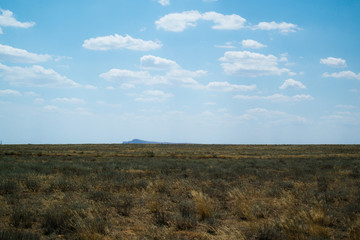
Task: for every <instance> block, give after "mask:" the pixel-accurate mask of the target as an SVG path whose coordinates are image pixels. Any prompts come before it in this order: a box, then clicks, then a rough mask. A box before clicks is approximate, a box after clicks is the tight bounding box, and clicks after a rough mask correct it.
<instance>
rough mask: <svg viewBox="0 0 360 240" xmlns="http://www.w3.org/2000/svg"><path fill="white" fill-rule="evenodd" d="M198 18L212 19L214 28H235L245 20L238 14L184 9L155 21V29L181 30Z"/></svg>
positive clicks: (194, 23) (192, 25)
mask: <svg viewBox="0 0 360 240" xmlns="http://www.w3.org/2000/svg"><path fill="white" fill-rule="evenodd" d="M199 20H206V21H212V22H213V23H214V24H215V25H213V26H212V28H213V29H216V30H236V29H240V28H243V27H244V24H245V22H246V20H245V19H244V18H242V17H240V16H239V15H236V14H232V15H223V14H221V13H217V12H206V13H203V14H202V13H200V12H199V11H196V10H192V11H185V12H182V13H170V14H167V15H165V16H163V17H162V18H160V19H159V20H157V21H156V22H155V24H156V27H157V29H163V30H165V31H171V32H182V31H184V30H185V29H186V28H188V27H195V26H196V23H197V22H198V21H199Z"/></svg>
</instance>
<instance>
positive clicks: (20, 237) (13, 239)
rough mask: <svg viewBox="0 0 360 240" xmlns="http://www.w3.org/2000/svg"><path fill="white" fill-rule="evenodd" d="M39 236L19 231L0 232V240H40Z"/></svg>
mask: <svg viewBox="0 0 360 240" xmlns="http://www.w3.org/2000/svg"><path fill="white" fill-rule="evenodd" d="M40 239H41V237H40V234H38V233H34V232H29V231H26V232H23V231H20V230H0V240H40Z"/></svg>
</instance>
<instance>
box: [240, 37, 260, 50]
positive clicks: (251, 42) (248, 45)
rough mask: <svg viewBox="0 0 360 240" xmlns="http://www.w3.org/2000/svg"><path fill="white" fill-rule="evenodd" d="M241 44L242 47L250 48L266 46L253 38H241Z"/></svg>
mask: <svg viewBox="0 0 360 240" xmlns="http://www.w3.org/2000/svg"><path fill="white" fill-rule="evenodd" d="M241 44H242V46H243V47H244V48H252V49H258V48H263V47H266V45H264V44H262V43H259V42H257V41H255V40H252V39H247V40H242V41H241Z"/></svg>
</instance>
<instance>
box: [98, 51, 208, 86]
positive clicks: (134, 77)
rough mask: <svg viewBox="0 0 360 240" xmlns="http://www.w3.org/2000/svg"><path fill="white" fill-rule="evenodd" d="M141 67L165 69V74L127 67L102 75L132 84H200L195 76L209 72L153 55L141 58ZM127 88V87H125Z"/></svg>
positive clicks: (106, 78) (102, 76)
mask: <svg viewBox="0 0 360 240" xmlns="http://www.w3.org/2000/svg"><path fill="white" fill-rule="evenodd" d="M140 61H141V67H142V68H145V69H152V70H165V71H166V73H165V74H164V75H152V74H150V73H149V72H148V71H131V70H125V69H111V70H110V71H108V72H106V73H102V74H100V77H101V78H103V79H105V80H107V81H123V82H124V83H129V84H131V87H133V86H134V84H147V85H154V84H174V83H181V84H185V85H186V86H189V85H194V84H198V82H197V81H196V80H195V79H194V78H198V77H203V76H205V75H206V74H207V72H206V71H204V70H197V71H189V70H185V69H182V68H181V66H179V65H178V64H177V63H176V62H175V61H172V60H169V59H165V58H160V57H156V56H152V55H147V56H143V57H142V58H141V60H140ZM124 88H127V87H124Z"/></svg>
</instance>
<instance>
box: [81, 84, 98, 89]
mask: <svg viewBox="0 0 360 240" xmlns="http://www.w3.org/2000/svg"><path fill="white" fill-rule="evenodd" d="M83 88H85V89H88V90H96V89H97V87H95V86H94V85H91V84H86V85H84V86H83Z"/></svg>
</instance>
